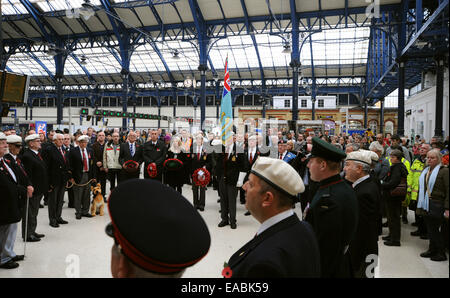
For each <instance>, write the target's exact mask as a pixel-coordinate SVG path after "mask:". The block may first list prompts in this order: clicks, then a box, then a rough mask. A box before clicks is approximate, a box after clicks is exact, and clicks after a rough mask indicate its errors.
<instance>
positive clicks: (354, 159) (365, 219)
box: [344, 150, 381, 278]
mask: <svg viewBox="0 0 450 298" xmlns="http://www.w3.org/2000/svg"><path fill="white" fill-rule="evenodd" d="M371 165H372V158H371V151H367V150H359V151H354V152H350V153H349V154H347V158H346V160H345V167H344V171H345V179H347V180H348V181H350V182H351V183H352V187H353V189H354V190H355V192H356V197H357V199H358V227H357V229H356V235H355V237H354V239H353V240H352V242H351V243H350V247H349V253H350V257H351V260H352V269H353V273H354V276H355V277H357V278H366V277H369V275H371V276H372V277H374V276H375V274H373V273H371V272H367V271H366V270H367V268H368V267H369V266H370V265H371V262H373V261H374V260H373V259H371V258H370V257H378V210H379V201H380V196H381V194H380V189H379V188H378V186H377V184H376V183H375V182H374V180H373V178H372V177H371V176H370V170H371ZM368 256H369V259H368V260H366V259H367V257H368Z"/></svg>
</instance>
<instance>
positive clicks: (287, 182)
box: [251, 157, 305, 196]
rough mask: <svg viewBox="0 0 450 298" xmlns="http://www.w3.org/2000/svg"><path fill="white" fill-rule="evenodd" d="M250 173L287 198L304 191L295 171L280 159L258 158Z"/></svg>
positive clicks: (303, 186) (300, 179) (301, 181)
mask: <svg viewBox="0 0 450 298" xmlns="http://www.w3.org/2000/svg"><path fill="white" fill-rule="evenodd" d="M251 173H252V174H254V175H256V176H258V177H259V178H261V179H262V180H264V181H265V182H266V183H267V184H269V185H270V186H272V187H274V188H275V189H277V190H279V191H281V192H282V193H284V194H286V195H288V196H297V194H299V193H302V192H304V191H305V185H304V184H303V180H302V178H301V177H300V175H299V174H298V173H297V171H295V170H294V168H293V167H292V166H290V165H289V164H288V163H287V162H285V161H282V160H280V159H277V158H270V157H258V159H257V160H256V162H255V164H254V165H253V167H252V169H251Z"/></svg>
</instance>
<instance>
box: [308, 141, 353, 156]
mask: <svg viewBox="0 0 450 298" xmlns="http://www.w3.org/2000/svg"><path fill="white" fill-rule="evenodd" d="M312 143H313V146H312V150H311V157H321V158H323V159H325V160H330V161H336V162H339V161H341V160H343V159H344V158H346V157H347V155H346V154H345V152H344V151H342V150H341V149H338V148H336V147H335V146H334V145H333V144H330V143H328V142H326V141H324V140H322V139H320V138H318V137H314V138H313V139H312Z"/></svg>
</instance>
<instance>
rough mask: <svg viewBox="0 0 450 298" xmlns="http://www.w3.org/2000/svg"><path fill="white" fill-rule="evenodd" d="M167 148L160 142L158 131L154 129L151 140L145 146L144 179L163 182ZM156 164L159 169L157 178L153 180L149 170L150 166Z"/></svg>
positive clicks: (143, 153) (143, 154)
mask: <svg viewBox="0 0 450 298" xmlns="http://www.w3.org/2000/svg"><path fill="white" fill-rule="evenodd" d="M166 151H167V149H166V146H165V145H164V143H163V142H161V141H160V140H158V131H157V130H155V129H153V130H152V131H151V134H150V140H148V142H146V143H145V144H144V148H143V151H142V156H143V159H144V178H150V179H156V180H158V181H160V182H162V172H163V164H164V160H165V159H166V153H167V152H166ZM151 163H154V164H155V165H156V169H157V176H156V177H154V178H151V177H150V176H149V174H148V171H147V168H148V166H149V164H151Z"/></svg>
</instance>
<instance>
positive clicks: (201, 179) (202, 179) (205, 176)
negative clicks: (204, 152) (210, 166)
mask: <svg viewBox="0 0 450 298" xmlns="http://www.w3.org/2000/svg"><path fill="white" fill-rule="evenodd" d="M200 172H203V173H200ZM192 181H193V182H194V184H195V185H196V186H201V187H206V186H207V185H208V184H209V182H210V181H211V174H210V173H209V171H208V170H207V169H205V168H199V169H197V170H195V171H194V174H192Z"/></svg>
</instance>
